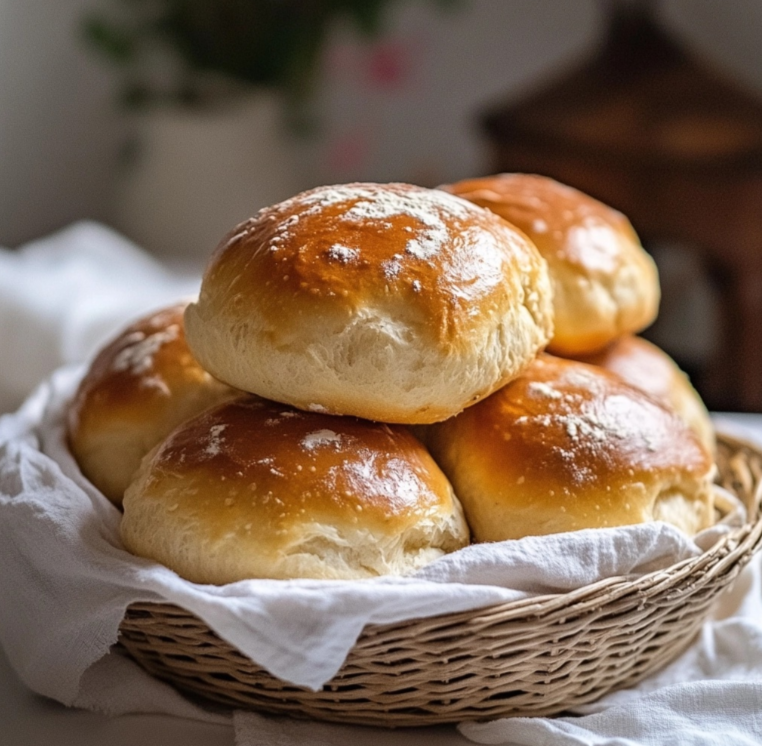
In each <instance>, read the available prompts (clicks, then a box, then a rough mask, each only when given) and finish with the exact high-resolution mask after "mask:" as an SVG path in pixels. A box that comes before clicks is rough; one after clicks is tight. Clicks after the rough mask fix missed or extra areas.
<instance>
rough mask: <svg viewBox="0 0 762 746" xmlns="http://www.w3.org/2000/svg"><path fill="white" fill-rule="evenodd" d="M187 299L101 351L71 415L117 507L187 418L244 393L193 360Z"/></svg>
mask: <svg viewBox="0 0 762 746" xmlns="http://www.w3.org/2000/svg"><path fill="white" fill-rule="evenodd" d="M185 305H186V304H185V303H182V304H178V305H175V306H171V307H169V308H165V309H162V310H160V311H157V312H155V313H152V314H149V315H148V316H145V317H144V318H141V319H140V320H139V321H136V322H135V323H134V324H132V325H131V326H129V327H128V328H127V329H125V330H124V331H123V332H122V333H121V334H119V335H118V336H117V337H116V339H114V340H113V341H112V342H111V343H110V344H109V345H107V346H106V347H105V348H104V349H103V350H101V352H100V353H99V354H98V355H97V357H96V358H95V360H94V361H93V363H92V364H91V366H90V369H89V370H88V372H87V374H86V375H85V377H84V378H83V379H82V382H81V383H80V385H79V389H78V391H77V394H76V396H75V397H74V400H73V401H72V404H71V407H70V408H69V413H68V434H69V447H70V448H71V451H72V454H73V455H74V458H75V459H76V461H77V463H78V464H79V467H80V469H81V470H82V473H83V474H84V475H85V476H86V477H87V478H88V479H89V480H90V481H91V482H92V483H93V484H94V485H95V486H96V487H97V488H98V489H99V490H100V491H101V492H102V493H103V494H104V495H106V497H108V499H109V500H111V501H112V502H113V503H114V504H116V505H121V503H122V495H123V494H124V490H125V489H126V488H127V485H128V484H129V483H130V479H131V478H132V475H133V473H134V472H135V470H136V469H137V468H138V466H139V465H140V460H141V459H142V458H143V456H145V455H146V453H148V451H150V450H151V449H152V448H153V447H154V446H155V445H156V444H157V443H158V442H159V441H160V440H162V439H163V438H164V437H165V436H166V435H168V434H169V432H170V431H171V430H173V429H174V428H175V426H177V425H179V424H180V423H181V422H182V421H183V420H186V419H188V418H189V417H193V416H194V415H196V414H198V413H199V412H201V411H202V410H204V409H206V408H207V407H210V406H212V405H213V404H217V403H219V402H221V401H223V400H224V399H227V398H229V397H231V396H233V395H235V394H236V392H234V391H233V390H232V389H230V388H229V387H228V386H225V385H224V384H222V383H220V382H219V381H216V380H215V379H214V378H212V376H210V375H209V374H208V373H207V372H206V371H205V370H203V368H201V367H200V366H199V364H198V363H197V362H196V361H195V360H194V359H193V356H192V355H191V353H190V350H189V349H188V345H187V344H186V343H185V334H184V332H183V312H184V310H185Z"/></svg>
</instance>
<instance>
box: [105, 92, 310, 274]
mask: <svg viewBox="0 0 762 746" xmlns="http://www.w3.org/2000/svg"><path fill="white" fill-rule="evenodd" d="M280 113H281V112H280V108H279V99H278V98H277V97H276V96H274V95H272V94H270V93H268V92H262V93H258V94H257V95H254V96H251V97H249V98H245V99H242V100H235V101H231V102H229V104H227V105H225V106H224V107H218V108H214V109H209V110H201V111H199V110H186V109H181V108H177V109H162V110H156V111H152V112H149V113H146V114H144V115H140V117H139V119H138V122H137V127H138V129H137V136H138V138H139V139H138V144H139V149H138V152H137V154H136V157H135V158H134V159H133V162H130V163H129V164H128V165H127V167H126V168H125V169H124V171H123V172H122V173H120V174H119V175H118V177H117V184H116V188H115V200H114V205H113V218H112V220H113V223H114V225H115V227H116V228H117V229H118V230H120V231H122V232H123V233H124V234H125V235H127V236H128V237H129V238H131V239H132V240H133V241H135V242H136V243H138V244H139V245H141V246H143V247H144V248H146V249H148V250H149V251H151V252H153V253H155V254H157V255H159V256H161V257H163V258H166V259H170V260H173V261H180V262H184V263H187V264H189V265H198V264H202V263H203V262H205V261H206V259H207V258H208V257H209V255H210V254H211V252H212V251H213V250H214V248H215V247H216V246H217V244H218V242H219V241H220V239H221V238H222V237H223V236H224V235H225V233H227V231H229V230H230V229H231V228H233V227H234V226H235V225H237V224H238V223H239V222H241V221H243V220H245V219H246V218H248V217H250V216H252V215H253V214H254V213H256V211H257V210H258V209H259V208H261V207H264V206H266V205H269V204H272V203H273V202H278V201H280V200H282V199H285V198H287V197H290V196H291V195H293V194H295V193H296V192H298V191H300V190H301V189H303V188H305V183H304V180H305V177H304V176H303V175H301V174H300V171H299V168H298V165H299V161H300V158H299V155H298V148H297V143H296V141H295V138H293V137H290V136H289V135H288V134H287V133H285V132H284V131H283V126H282V122H281V121H280Z"/></svg>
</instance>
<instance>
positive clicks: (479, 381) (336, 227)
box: [186, 184, 552, 423]
mask: <svg viewBox="0 0 762 746" xmlns="http://www.w3.org/2000/svg"><path fill="white" fill-rule="evenodd" d="M550 292H551V291H550V283H549V279H548V276H547V268H546V264H545V262H544V260H543V259H542V258H541V257H540V256H539V254H538V253H537V251H536V249H535V248H534V246H533V245H532V244H531V242H530V241H528V240H527V239H526V237H525V236H524V235H523V234H521V233H520V232H519V231H516V230H515V229H513V228H512V227H510V226H508V225H506V224H505V222H504V221H502V220H499V219H498V218H496V217H495V216H494V215H492V214H491V213H490V212H489V211H487V210H483V209H481V208H478V207H476V206H474V205H472V204H470V203H469V202H467V201H465V200H461V199H458V198H456V197H452V196H451V195H447V194H445V193H443V192H441V191H438V190H430V189H422V188H420V187H413V186H409V185H405V184H347V185H342V186H336V187H321V188H319V189H315V190H312V191H310V192H305V193H303V194H300V195H297V196H296V197H294V198H292V199H290V200H287V201H286V202H282V203H280V204H278V205H275V206H273V207H270V208H267V209H265V210H262V211H261V212H260V213H259V214H258V215H257V216H256V217H254V218H252V219H251V220H248V221H247V222H245V223H243V224H241V225H240V226H238V227H237V228H236V229H235V230H234V231H233V232H232V233H231V234H230V235H228V236H227V237H226V238H225V239H224V240H223V242H222V243H221V244H220V246H219V247H218V249H217V251H216V252H215V253H214V255H213V256H212V258H211V261H210V264H209V266H208V268H207V270H206V273H205V275H204V279H203V283H202V287H201V293H200V296H199V300H198V303H197V304H192V305H191V306H189V308H188V310H187V312H186V327H187V333H188V341H189V344H190V346H191V349H192V350H193V352H194V354H195V355H196V356H197V358H198V359H199V360H200V361H201V363H202V364H203V365H204V367H205V368H206V369H207V370H209V371H210V372H211V373H213V374H214V375H215V376H217V377H218V378H220V379H221V380H224V381H226V382H227V383H229V384H231V385H232V386H235V387H237V388H241V389H244V390H246V391H251V392H253V393H256V394H259V395H260V396H264V397H266V398H269V399H273V400H276V401H282V402H287V403H289V404H292V405H294V406H296V407H299V408H301V409H307V410H314V411H322V412H329V413H331V414H352V415H356V416H359V417H364V418H368V419H374V420H380V421H385V422H401V423H422V422H434V421H437V420H441V419H445V418H446V417H449V416H451V415H452V414H454V413H456V412H459V411H460V410H461V409H463V408H464V407H465V406H467V405H468V404H471V403H473V402H474V401H477V400H479V399H480V398H483V397H484V396H487V395H488V394H489V393H491V392H492V391H494V390H495V389H496V388H499V387H500V386H501V385H503V384H504V383H505V382H507V381H508V380H510V379H511V378H512V377H513V376H515V375H516V374H517V373H518V372H519V371H520V370H521V369H522V368H523V367H524V366H525V365H526V364H527V363H528V362H529V361H530V360H531V359H532V358H533V357H534V356H535V355H536V353H537V351H538V350H539V349H541V348H542V347H544V345H545V344H546V342H547V340H548V338H549V337H550V334H551V331H552V309H551V295H550Z"/></svg>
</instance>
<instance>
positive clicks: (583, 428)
mask: <svg viewBox="0 0 762 746" xmlns="http://www.w3.org/2000/svg"><path fill="white" fill-rule="evenodd" d="M427 444H428V446H429V448H430V449H431V452H432V453H433V454H434V456H435V458H436V459H437V461H438V463H439V465H440V466H441V467H442V470H443V471H444V473H445V474H446V475H447V476H448V478H449V479H450V481H451V482H452V485H453V487H454V488H455V492H456V494H457V495H458V497H459V498H460V501H461V503H462V505H463V509H464V510H465V512H466V519H467V520H468V523H469V525H470V527H471V531H472V534H473V537H474V539H475V540H476V541H502V540H505V539H519V538H522V537H523V536H542V535H544V534H553V533H560V532H564V531H576V530H579V529H585V528H603V527H607V526H625V525H628V524H634V523H644V522H647V521H652V520H662V521H666V522H668V523H671V524H673V525H675V526H677V527H678V528H680V529H682V530H683V531H685V532H686V533H687V534H694V533H696V532H697V531H700V530H701V529H704V528H707V527H708V526H710V525H711V523H712V520H713V504H714V500H713V492H712V476H713V474H714V465H713V463H712V458H711V455H710V454H709V452H708V451H707V449H706V448H705V447H704V446H703V445H702V443H701V442H700V441H699V439H698V437H697V436H696V435H695V433H693V432H692V431H691V430H690V429H689V428H688V427H687V425H686V424H685V423H684V422H683V421H682V420H681V419H680V418H678V417H677V415H676V414H675V413H674V412H672V411H671V410H669V409H667V408H666V407H664V406H662V405H661V404H659V403H658V402H657V401H656V400H654V399H652V398H651V397H650V396H648V395H647V394H645V393H643V392H642V391H640V390H638V389H636V388H634V387H633V386H630V385H629V384H627V383H625V382H624V381H623V380H622V379H621V378H620V377H619V376H616V375H614V374H613V373H609V372H608V371H606V370H604V369H602V368H598V367H595V366H592V365H586V364H584V363H578V362H575V361H572V360H562V359H561V358H555V357H552V356H550V355H541V356H540V357H539V358H537V360H535V361H534V362H533V363H532V364H531V365H530V366H529V367H528V368H527V369H526V370H525V371H524V372H523V373H522V374H521V375H520V376H519V377H518V378H516V379H515V380H514V381H511V383H509V384H508V385H507V386H505V387H504V388H502V389H500V391H497V392H496V393H494V394H493V395H492V396H490V397H488V398H487V399H485V400H484V401H481V402H479V403H478V404H476V405H475V406H473V407H469V408H468V409H467V410H465V411H464V412H462V413H461V414H459V415H458V416H457V417H453V418H452V419H450V420H447V422H442V423H438V424H436V425H433V426H432V427H430V428H429V432H428V435H427Z"/></svg>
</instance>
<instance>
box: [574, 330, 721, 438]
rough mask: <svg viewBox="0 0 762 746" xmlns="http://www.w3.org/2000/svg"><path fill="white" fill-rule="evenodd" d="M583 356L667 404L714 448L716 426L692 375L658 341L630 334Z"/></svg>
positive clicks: (581, 358) (584, 360) (590, 362)
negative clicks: (682, 369)
mask: <svg viewBox="0 0 762 746" xmlns="http://www.w3.org/2000/svg"><path fill="white" fill-rule="evenodd" d="M579 360H581V361H582V362H585V363H589V364H590V365H599V366H601V367H602V368H606V370H610V371H612V372H613V373H616V374H617V375H618V376H619V377H620V378H623V379H624V380H625V381H627V383H629V384H630V385H632V386H635V388H638V389H640V390H641V391H645V392H646V393H647V394H650V395H651V396H653V397H654V398H655V399H658V400H659V401H660V402H662V403H664V404H666V405H667V406H668V407H670V408H671V409H673V410H674V411H675V412H676V413H677V414H678V415H679V416H680V417H681V418H682V419H683V421H684V422H685V423H686V424H687V425H688V426H689V427H690V428H691V429H692V430H693V431H694V432H695V433H696V435H698V436H699V438H700V439H701V442H702V443H704V445H705V446H706V447H707V448H708V449H709V450H710V451H711V452H714V449H715V438H714V427H713V426H712V420H711V418H710V417H709V412H707V409H706V406H704V402H703V401H702V400H701V397H700V396H699V394H698V392H697V391H696V389H694V388H693V386H691V382H690V381H689V380H688V376H686V375H685V373H683V371H681V370H680V368H678V366H677V363H675V361H674V360H673V359H672V358H671V357H670V356H669V355H667V353H666V352H664V351H663V350H660V349H659V348H658V347H657V346H656V345H654V344H651V343H650V342H648V341H646V340H645V339H642V338H641V337H633V336H632V335H626V336H624V337H621V338H620V339H618V340H617V341H616V342H614V343H612V344H610V345H609V346H608V347H606V348H605V349H604V350H602V351H601V352H599V353H596V354H594V355H588V356H587V357H580V358H579Z"/></svg>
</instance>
